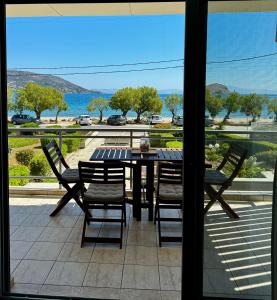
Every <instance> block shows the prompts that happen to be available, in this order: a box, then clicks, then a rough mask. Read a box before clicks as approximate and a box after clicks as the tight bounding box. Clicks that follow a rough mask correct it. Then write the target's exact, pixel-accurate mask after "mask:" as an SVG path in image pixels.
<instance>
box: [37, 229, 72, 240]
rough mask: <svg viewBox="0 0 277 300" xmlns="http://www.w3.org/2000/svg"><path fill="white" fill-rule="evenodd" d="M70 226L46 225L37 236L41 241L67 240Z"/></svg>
mask: <svg viewBox="0 0 277 300" xmlns="http://www.w3.org/2000/svg"><path fill="white" fill-rule="evenodd" d="M71 230H72V229H71V228H56V227H46V228H45V229H44V230H43V232H42V233H41V235H40V236H39V238H38V241H41V242H56V243H63V242H65V241H66V240H67V238H68V236H69V234H70V232H71Z"/></svg>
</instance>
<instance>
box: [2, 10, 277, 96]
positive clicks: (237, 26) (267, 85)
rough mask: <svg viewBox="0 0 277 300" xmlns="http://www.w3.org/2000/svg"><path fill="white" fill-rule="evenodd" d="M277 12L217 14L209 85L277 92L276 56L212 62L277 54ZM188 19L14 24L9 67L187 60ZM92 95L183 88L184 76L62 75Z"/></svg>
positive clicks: (212, 22)
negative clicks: (106, 91) (119, 90)
mask: <svg viewBox="0 0 277 300" xmlns="http://www.w3.org/2000/svg"><path fill="white" fill-rule="evenodd" d="M276 23H277V12H266V13H212V14H209V18H208V47H207V61H208V64H207V84H209V83H214V82H217V83H221V84H225V85H227V86H228V87H231V89H233V87H239V88H241V89H250V90H253V91H260V90H269V91H274V92H276V93H277V55H274V56H269V57H266V58H259V59H253V60H246V61H240V62H232V63H221V64H215V63H211V62H214V61H226V60H233V59H240V58H247V57H253V56H260V55H265V54H270V53H277V42H276V41H275V37H276ZM184 36H185V16H184V15H159V16H127V17H126V16H124V17H44V18H40V17H36V18H8V20H7V54H8V68H23V67H59V66H87V65H108V64H125V63H136V62H149V61H161V60H175V59H182V58H183V56H184V53H183V52H184ZM175 66H182V61H176V62H171V63H160V64H157V63H156V64H149V65H138V66H125V67H109V68H105V69H104V68H88V69H62V70H30V71H34V72H37V73H51V74H58V73H70V72H97V71H103V70H105V71H111V70H129V69H142V68H156V67H160V68H161V67H175ZM61 77H62V78H64V79H66V80H69V81H71V82H73V83H75V84H78V85H80V86H83V87H85V88H88V89H110V88H113V89H116V88H122V87H125V86H133V87H136V86H142V85H148V86H154V87H156V88H157V89H159V90H165V89H182V85H183V69H182V68H173V69H163V70H155V71H143V72H131V73H130V72H129V73H114V74H94V75H92V74H90V75H69V76H64V75H63V76H61Z"/></svg>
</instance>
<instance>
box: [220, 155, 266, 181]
mask: <svg viewBox="0 0 277 300" xmlns="http://www.w3.org/2000/svg"><path fill="white" fill-rule="evenodd" d="M256 162H257V158H256V157H255V156H250V157H249V158H248V159H246V160H245V161H244V163H243V165H242V167H241V169H240V171H239V173H238V177H242V178H263V177H264V176H263V174H262V172H263V171H264V169H263V168H261V167H259V166H257V163H256ZM223 171H224V173H225V174H226V175H228V176H229V175H231V173H232V171H233V167H231V165H229V164H227V165H226V166H225V167H224V168H223Z"/></svg>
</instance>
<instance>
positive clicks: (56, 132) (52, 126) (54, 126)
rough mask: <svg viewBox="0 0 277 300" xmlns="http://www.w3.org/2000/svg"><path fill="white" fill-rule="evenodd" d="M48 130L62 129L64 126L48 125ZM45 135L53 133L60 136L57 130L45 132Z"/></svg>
mask: <svg viewBox="0 0 277 300" xmlns="http://www.w3.org/2000/svg"><path fill="white" fill-rule="evenodd" d="M46 128H51V129H52V128H62V126H61V125H48V126H46ZM44 132H45V133H47V134H48V133H53V134H59V131H58V130H57V131H50V130H45V131H44Z"/></svg>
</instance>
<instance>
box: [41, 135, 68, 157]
mask: <svg viewBox="0 0 277 300" xmlns="http://www.w3.org/2000/svg"><path fill="white" fill-rule="evenodd" d="M47 135H48V136H53V138H42V139H40V143H41V147H45V146H47V145H48V144H49V143H50V142H52V141H53V140H55V141H56V143H57V144H58V145H59V139H58V138H57V137H56V136H57V135H56V134H53V133H48V134H47ZM64 140H65V139H63V140H62V142H63V143H62V154H63V156H66V154H67V153H68V147H67V145H66V143H64Z"/></svg>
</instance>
